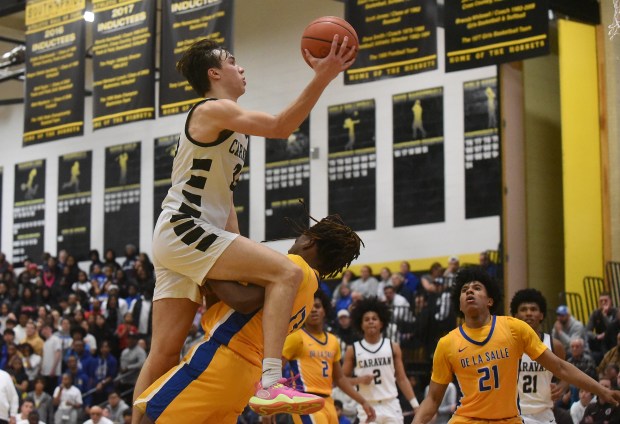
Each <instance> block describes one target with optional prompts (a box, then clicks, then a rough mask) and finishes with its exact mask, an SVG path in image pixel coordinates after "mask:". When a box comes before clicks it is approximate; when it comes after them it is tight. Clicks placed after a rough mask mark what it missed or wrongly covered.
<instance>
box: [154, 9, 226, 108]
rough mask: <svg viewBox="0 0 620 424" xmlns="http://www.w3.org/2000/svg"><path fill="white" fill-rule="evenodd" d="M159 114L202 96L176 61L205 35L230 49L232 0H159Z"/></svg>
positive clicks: (187, 104) (188, 104)
mask: <svg viewBox="0 0 620 424" xmlns="http://www.w3.org/2000/svg"><path fill="white" fill-rule="evenodd" d="M161 3H162V4H161V7H162V13H161V20H162V25H161V65H160V67H159V69H160V74H159V75H160V78H159V116H167V115H174V114H177V113H184V112H186V111H187V110H189V108H190V107H191V106H192V105H193V104H194V103H196V102H197V101H198V100H200V99H201V98H202V95H198V94H196V93H195V92H194V90H193V89H192V87H191V86H190V85H189V83H188V82H187V80H186V79H185V77H183V75H181V74H180V73H179V72H177V70H176V64H177V62H178V61H179V59H181V56H182V55H183V53H184V52H185V50H187V48H188V47H189V46H190V45H191V44H192V43H194V42H195V41H198V40H201V39H204V38H208V39H210V40H213V41H215V42H216V43H217V44H219V45H221V46H224V47H226V48H227V49H232V35H233V6H234V1H233V0H209V1H186V0H162V2H161Z"/></svg>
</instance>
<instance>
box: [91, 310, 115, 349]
mask: <svg viewBox="0 0 620 424" xmlns="http://www.w3.org/2000/svg"><path fill="white" fill-rule="evenodd" d="M115 328H116V327H115ZM91 333H92V335H93V336H94V337H95V340H97V345H98V346H100V345H101V343H102V342H103V341H104V340H107V341H108V342H110V343H112V340H113V339H115V336H114V331H113V330H111V328H110V326H108V324H107V321H106V319H105V317H104V316H103V315H95V324H94V325H93V327H92V329H91ZM116 347H117V343H113V344H112V345H111V348H112V351H115V350H116Z"/></svg>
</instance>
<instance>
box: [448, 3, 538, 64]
mask: <svg viewBox="0 0 620 424" xmlns="http://www.w3.org/2000/svg"><path fill="white" fill-rule="evenodd" d="M444 11H445V12H444V13H445V19H444V21H445V30H446V32H445V40H446V41H445V44H446V71H447V72H451V71H460V70H462V69H471V68H475V67H479V66H487V65H494V64H498V63H505V62H514V61H517V60H523V59H527V58H530V57H535V56H541V55H545V54H547V53H548V52H549V40H548V33H549V17H548V13H549V12H548V11H549V6H548V1H547V0H511V1H497V0H496V1H491V0H488V1H480V0H446V1H445V7H444Z"/></svg>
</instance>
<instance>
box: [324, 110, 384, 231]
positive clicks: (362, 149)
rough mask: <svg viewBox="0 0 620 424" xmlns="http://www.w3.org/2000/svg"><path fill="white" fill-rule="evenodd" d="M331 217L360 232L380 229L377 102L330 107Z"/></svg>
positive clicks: (329, 167) (329, 164)
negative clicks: (376, 137) (378, 227)
mask: <svg viewBox="0 0 620 424" xmlns="http://www.w3.org/2000/svg"><path fill="white" fill-rule="evenodd" d="M328 125H329V136H328V139H329V160H328V173H329V185H328V187H329V213H330V214H334V213H337V214H340V216H342V218H343V219H344V221H345V222H346V223H347V225H349V226H351V228H353V229H354V230H356V231H361V230H373V229H375V227H376V225H377V224H376V221H377V211H376V196H377V194H376V185H377V181H376V163H377V154H376V146H375V131H376V129H375V101H374V100H362V101H359V102H354V103H347V104H342V105H336V106H330V107H329V108H328Z"/></svg>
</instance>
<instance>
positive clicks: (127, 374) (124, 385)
mask: <svg viewBox="0 0 620 424" xmlns="http://www.w3.org/2000/svg"><path fill="white" fill-rule="evenodd" d="M145 360H146V352H145V351H144V349H143V348H141V347H140V346H138V335H137V334H131V333H130V334H129V335H128V337H127V347H126V348H125V349H124V350H123V351H122V352H121V361H120V372H121V374H122V377H121V379H120V384H119V389H120V391H121V392H124V391H126V390H130V389H133V386H134V385H135V384H136V380H137V379H138V373H139V372H140V369H141V368H142V366H143V365H144V361H145Z"/></svg>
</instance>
